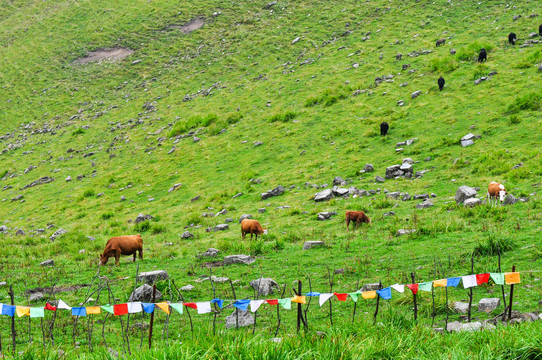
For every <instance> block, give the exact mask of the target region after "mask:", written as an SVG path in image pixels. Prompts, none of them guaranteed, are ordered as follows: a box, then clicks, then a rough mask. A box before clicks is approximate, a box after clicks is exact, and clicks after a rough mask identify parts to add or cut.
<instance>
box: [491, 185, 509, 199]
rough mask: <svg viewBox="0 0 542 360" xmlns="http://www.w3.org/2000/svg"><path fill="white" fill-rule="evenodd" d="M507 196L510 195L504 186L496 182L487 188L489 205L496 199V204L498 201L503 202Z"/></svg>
mask: <svg viewBox="0 0 542 360" xmlns="http://www.w3.org/2000/svg"><path fill="white" fill-rule="evenodd" d="M506 194H508V193H507V192H506V189H505V188H504V185H503V184H499V183H498V182H495V181H492V182H490V183H489V186H488V187H487V198H488V200H489V203H491V200H492V199H495V203H496V202H497V201H498V200H500V201H501V202H502V201H504V198H505V197H506Z"/></svg>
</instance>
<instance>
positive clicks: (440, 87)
mask: <svg viewBox="0 0 542 360" xmlns="http://www.w3.org/2000/svg"><path fill="white" fill-rule="evenodd" d="M445 82H446V81H445V80H444V78H443V77H442V76H441V77H439V78H438V80H437V83H438V88H439V90H440V91H442V89H444V83H445Z"/></svg>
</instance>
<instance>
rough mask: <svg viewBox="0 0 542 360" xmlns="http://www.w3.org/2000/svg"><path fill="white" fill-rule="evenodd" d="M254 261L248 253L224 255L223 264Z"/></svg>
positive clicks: (250, 262)
mask: <svg viewBox="0 0 542 360" xmlns="http://www.w3.org/2000/svg"><path fill="white" fill-rule="evenodd" d="M254 261H256V260H254V258H253V257H251V256H249V255H229V256H224V265H229V264H247V265H248V264H252V263H253V262H254Z"/></svg>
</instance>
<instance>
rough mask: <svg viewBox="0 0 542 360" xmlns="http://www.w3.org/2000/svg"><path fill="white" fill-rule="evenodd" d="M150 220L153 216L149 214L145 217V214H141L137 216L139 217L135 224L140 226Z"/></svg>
mask: <svg viewBox="0 0 542 360" xmlns="http://www.w3.org/2000/svg"><path fill="white" fill-rule="evenodd" d="M150 219H152V216H151V215H148V214H147V215H143V214H141V213H140V214H138V215H137V217H136V218H135V220H134V222H135V223H136V224H139V223H140V222H143V221H145V220H150Z"/></svg>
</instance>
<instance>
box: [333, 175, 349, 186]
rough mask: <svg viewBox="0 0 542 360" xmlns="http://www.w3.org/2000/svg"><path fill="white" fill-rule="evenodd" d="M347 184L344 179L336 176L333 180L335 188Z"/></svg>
mask: <svg viewBox="0 0 542 360" xmlns="http://www.w3.org/2000/svg"><path fill="white" fill-rule="evenodd" d="M346 184H347V182H346V181H344V180H343V178H342V177H340V176H336V177H335V179H333V185H335V186H344V185H346Z"/></svg>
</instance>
